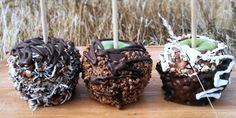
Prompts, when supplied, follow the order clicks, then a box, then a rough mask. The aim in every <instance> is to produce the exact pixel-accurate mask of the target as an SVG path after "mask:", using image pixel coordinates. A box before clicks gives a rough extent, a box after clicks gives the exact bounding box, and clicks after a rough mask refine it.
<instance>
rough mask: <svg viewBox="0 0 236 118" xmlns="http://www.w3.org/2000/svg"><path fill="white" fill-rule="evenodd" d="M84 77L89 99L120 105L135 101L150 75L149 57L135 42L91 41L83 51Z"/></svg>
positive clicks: (150, 61) (119, 106) (150, 62)
mask: <svg viewBox="0 0 236 118" xmlns="http://www.w3.org/2000/svg"><path fill="white" fill-rule="evenodd" d="M82 63H83V68H84V71H83V79H84V82H85V84H86V87H87V88H88V91H89V94H90V96H91V98H93V99H95V100H97V101H99V102H101V103H104V104H110V105H113V106H116V107H118V108H121V107H123V106H124V105H126V104H129V103H133V102H136V101H137V100H138V98H139V96H140V95H141V94H142V92H143V90H144V88H145V86H146V85H147V84H148V82H149V79H150V78H151V71H152V60H151V58H150V55H149V54H148V52H147V51H146V49H145V48H144V47H143V46H141V45H138V44H136V43H134V42H130V41H124V40H119V42H118V48H117V49H114V48H113V40H111V39H103V40H96V41H94V42H93V43H92V44H91V45H90V46H89V47H88V48H87V49H86V50H85V51H84V58H83V59H82Z"/></svg>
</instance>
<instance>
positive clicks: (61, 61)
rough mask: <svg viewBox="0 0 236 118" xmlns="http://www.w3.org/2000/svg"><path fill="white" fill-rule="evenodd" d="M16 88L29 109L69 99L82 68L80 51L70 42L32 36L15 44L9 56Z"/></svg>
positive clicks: (60, 102) (10, 71)
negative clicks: (32, 37) (45, 40)
mask: <svg viewBox="0 0 236 118" xmlns="http://www.w3.org/2000/svg"><path fill="white" fill-rule="evenodd" d="M8 64H9V75H10V78H11V79H12V81H13V82H14V87H15V89H16V90H18V91H20V93H21V94H22V98H24V99H25V100H27V101H28V104H29V107H30V108H32V109H35V108H37V106H40V105H43V106H52V105H57V104H63V103H64V102H65V101H68V100H69V99H70V98H71V96H72V93H73V91H74V89H75V87H76V84H77V83H78V78H79V77H78V76H79V73H80V72H81V71H82V66H81V63H80V54H79V51H78V50H77V49H76V48H75V46H74V44H73V43H72V42H66V41H63V40H62V39H56V38H49V40H48V42H47V43H44V42H43V39H42V38H34V39H30V40H26V41H24V42H21V43H19V44H17V45H16V46H15V47H14V48H13V49H12V50H11V54H10V57H9V58H8Z"/></svg>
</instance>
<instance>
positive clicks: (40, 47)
mask: <svg viewBox="0 0 236 118" xmlns="http://www.w3.org/2000/svg"><path fill="white" fill-rule="evenodd" d="M68 46H69V50H74V49H75V47H74V44H73V43H70V42H65V41H64V40H63V39H57V38H50V37H49V38H48V42H47V44H45V43H44V42H43V39H42V38H41V37H38V38H34V39H30V40H27V41H24V42H21V43H19V44H17V45H16V46H14V47H13V49H12V50H11V54H12V55H14V56H18V57H19V65H27V66H29V65H31V64H32V63H33V61H32V54H33V53H35V54H39V55H41V56H43V58H44V60H46V61H47V62H48V65H49V64H52V65H55V64H56V63H57V60H58V57H60V56H63V58H64V59H65V60H69V54H68V53H64V49H65V48H67V47H68ZM70 52H72V51H69V53H70Z"/></svg>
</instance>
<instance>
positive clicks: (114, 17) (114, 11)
mask: <svg viewBox="0 0 236 118" xmlns="http://www.w3.org/2000/svg"><path fill="white" fill-rule="evenodd" d="M117 20H118V12H117V0H112V29H113V44H114V48H115V49H117V48H118V22H117Z"/></svg>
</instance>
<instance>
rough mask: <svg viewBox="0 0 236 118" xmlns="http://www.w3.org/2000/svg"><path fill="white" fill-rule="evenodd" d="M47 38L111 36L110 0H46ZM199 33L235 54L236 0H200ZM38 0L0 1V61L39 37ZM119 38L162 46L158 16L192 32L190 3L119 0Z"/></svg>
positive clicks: (84, 40) (87, 39)
mask: <svg viewBox="0 0 236 118" xmlns="http://www.w3.org/2000/svg"><path fill="white" fill-rule="evenodd" d="M46 6H47V8H48V23H49V35H50V36H52V37H60V38H64V39H65V40H71V41H73V42H75V44H76V45H78V46H80V45H88V44H89V43H90V42H91V41H92V40H93V39H95V38H111V37H112V31H111V29H112V27H111V0H46ZM197 6H198V9H197V11H198V14H197V15H198V19H197V21H198V34H201V35H206V36H209V37H211V38H215V39H217V40H221V41H224V42H226V43H227V45H228V46H229V47H230V51H231V52H234V54H235V55H236V33H235V32H236V1H235V0H199V1H198V4H197ZM39 9H40V8H39V0H0V11H1V12H0V59H1V58H3V56H5V52H7V51H9V50H10V49H11V47H12V46H13V45H14V44H15V43H16V42H19V41H23V40H26V39H30V38H34V37H38V36H42V34H41V22H40V12H39ZM118 9H119V37H120V38H121V39H127V40H133V39H136V41H139V42H142V43H144V44H146V45H162V44H164V43H166V42H167V40H166V39H167V38H168V37H169V36H168V33H167V30H166V28H165V27H164V26H163V24H162V22H161V20H160V18H159V17H158V12H159V13H160V14H161V15H162V16H163V17H164V18H166V19H167V20H168V21H169V23H170V25H171V26H172V27H173V30H174V33H175V34H176V35H182V34H186V33H189V32H190V0H118Z"/></svg>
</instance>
